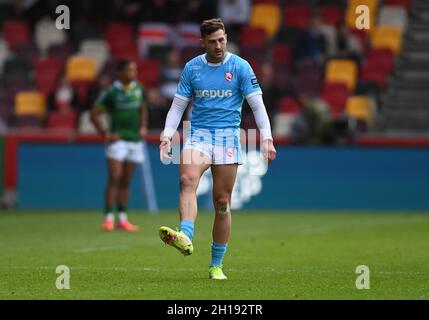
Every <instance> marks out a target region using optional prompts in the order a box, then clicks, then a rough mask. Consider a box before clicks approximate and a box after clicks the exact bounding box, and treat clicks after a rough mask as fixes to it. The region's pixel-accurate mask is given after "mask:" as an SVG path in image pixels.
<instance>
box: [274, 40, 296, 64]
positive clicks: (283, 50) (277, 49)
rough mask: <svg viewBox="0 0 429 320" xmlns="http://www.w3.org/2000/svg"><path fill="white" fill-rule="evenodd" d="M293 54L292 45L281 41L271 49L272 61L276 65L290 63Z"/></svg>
mask: <svg viewBox="0 0 429 320" xmlns="http://www.w3.org/2000/svg"><path fill="white" fill-rule="evenodd" d="M292 55H293V49H292V47H290V46H288V45H285V44H281V43H279V44H275V45H274V46H273V48H272V51H271V57H272V61H273V63H274V64H275V65H289V64H290V62H291V60H292Z"/></svg>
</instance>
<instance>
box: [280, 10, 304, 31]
mask: <svg viewBox="0 0 429 320" xmlns="http://www.w3.org/2000/svg"><path fill="white" fill-rule="evenodd" d="M283 22H284V25H285V26H287V27H294V28H299V29H305V28H306V27H307V26H308V25H309V24H310V8H309V7H308V6H306V5H301V4H293V5H287V6H286V7H285V10H284V15H283Z"/></svg>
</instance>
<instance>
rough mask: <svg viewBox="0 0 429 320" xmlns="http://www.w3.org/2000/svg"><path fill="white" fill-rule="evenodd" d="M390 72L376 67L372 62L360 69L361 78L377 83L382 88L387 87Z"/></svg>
mask: <svg viewBox="0 0 429 320" xmlns="http://www.w3.org/2000/svg"><path fill="white" fill-rule="evenodd" d="M388 76H389V73H386V72H385V71H384V70H382V69H376V68H375V67H374V66H371V65H370V64H365V65H363V66H362V67H361V69H360V80H362V81H370V82H374V83H376V84H377V85H378V86H379V88H380V89H382V90H384V89H386V87H387V82H388Z"/></svg>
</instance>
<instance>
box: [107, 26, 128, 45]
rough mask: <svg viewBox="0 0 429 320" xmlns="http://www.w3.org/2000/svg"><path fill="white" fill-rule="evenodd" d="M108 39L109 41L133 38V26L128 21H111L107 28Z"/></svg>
mask: <svg viewBox="0 0 429 320" xmlns="http://www.w3.org/2000/svg"><path fill="white" fill-rule="evenodd" d="M105 33H106V39H107V41H108V42H111V41H115V40H117V39H120V38H133V37H134V29H133V26H132V25H131V24H129V23H126V22H112V23H109V24H108V25H107V27H106V30H105Z"/></svg>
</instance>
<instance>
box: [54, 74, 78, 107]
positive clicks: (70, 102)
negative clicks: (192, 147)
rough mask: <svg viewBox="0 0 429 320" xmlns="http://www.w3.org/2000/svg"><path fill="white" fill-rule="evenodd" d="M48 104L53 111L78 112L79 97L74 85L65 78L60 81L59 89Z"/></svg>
mask: <svg viewBox="0 0 429 320" xmlns="http://www.w3.org/2000/svg"><path fill="white" fill-rule="evenodd" d="M48 104H49V109H50V110H51V111H53V110H60V111H64V112H67V111H70V110H77V105H78V103H77V95H76V93H75V91H74V89H73V86H72V84H71V83H70V81H69V80H67V79H66V78H65V77H63V78H62V79H61V80H60V83H59V85H58V87H57V88H56V89H55V91H54V92H53V93H52V94H51V96H50V97H49V103H48Z"/></svg>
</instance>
